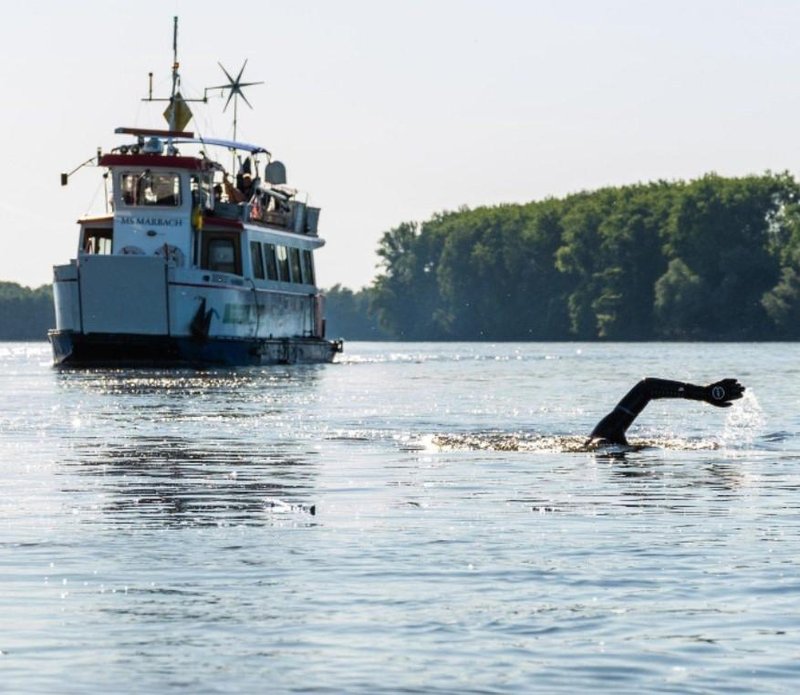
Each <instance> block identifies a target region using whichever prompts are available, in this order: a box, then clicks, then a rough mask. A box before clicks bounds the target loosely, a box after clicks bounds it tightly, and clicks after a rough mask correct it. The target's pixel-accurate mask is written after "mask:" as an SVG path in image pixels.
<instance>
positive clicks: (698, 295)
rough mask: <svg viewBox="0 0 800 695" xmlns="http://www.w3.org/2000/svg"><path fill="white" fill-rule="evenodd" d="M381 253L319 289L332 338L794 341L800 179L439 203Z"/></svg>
mask: <svg viewBox="0 0 800 695" xmlns="http://www.w3.org/2000/svg"><path fill="white" fill-rule="evenodd" d="M378 256H379V258H380V269H379V273H378V275H377V277H376V278H375V280H374V281H373V283H372V284H371V285H370V286H369V287H366V288H364V289H362V290H360V291H358V292H352V291H350V290H347V289H343V288H341V287H340V286H336V287H334V288H332V289H331V290H329V291H328V309H329V317H330V318H329V322H330V327H331V332H333V331H334V330H335V329H336V328H338V327H339V326H341V327H342V328H343V330H342V331H341V333H335V334H336V335H339V334H341V335H343V337H345V338H347V337H350V338H367V339H369V338H382V337H386V338H392V339H399V340H595V339H604V340H779V339H796V338H798V337H800V188H799V187H798V183H797V182H796V181H795V180H794V178H793V177H792V176H791V175H790V174H788V173H780V174H775V173H770V172H767V173H766V174H764V175H760V176H747V177H742V178H725V177H721V176H718V175H716V174H708V175H706V176H704V177H702V178H700V179H697V180H693V181H689V182H684V181H671V182H667V181H658V182H654V183H647V184H636V185H629V186H622V187H609V188H603V189H600V190H596V191H591V192H581V193H576V194H574V195H569V196H566V197H564V198H559V199H555V198H550V199H547V200H543V201H536V202H531V203H528V204H523V205H512V204H508V205H499V206H496V207H481V208H476V209H468V208H463V209H460V210H458V211H455V212H443V213H440V214H436V215H434V216H433V217H432V218H431V219H430V220H427V221H425V222H421V223H419V222H407V223H403V224H400V225H398V226H397V227H395V228H393V229H391V230H389V231H387V232H385V233H384V234H383V236H382V237H381V240H380V243H379V246H378ZM345 329H346V330H345ZM348 330H349V331H350V333H349V334H348Z"/></svg>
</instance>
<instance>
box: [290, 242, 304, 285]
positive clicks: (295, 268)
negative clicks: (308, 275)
mask: <svg viewBox="0 0 800 695" xmlns="http://www.w3.org/2000/svg"><path fill="white" fill-rule="evenodd" d="M289 260H290V261H291V265H292V282H299V283H302V282H303V271H302V269H301V268H300V249H296V248H290V249H289Z"/></svg>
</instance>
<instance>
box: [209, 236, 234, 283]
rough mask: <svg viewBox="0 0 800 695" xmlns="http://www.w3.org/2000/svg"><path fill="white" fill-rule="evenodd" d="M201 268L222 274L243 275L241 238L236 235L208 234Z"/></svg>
mask: <svg viewBox="0 0 800 695" xmlns="http://www.w3.org/2000/svg"><path fill="white" fill-rule="evenodd" d="M201 267H203V268H205V269H206V270H216V271H218V272H220V273H233V274H235V275H241V274H242V258H241V251H240V250H239V237H238V235H235V234H221V233H216V234H207V235H204V237H203V252H202V259H201Z"/></svg>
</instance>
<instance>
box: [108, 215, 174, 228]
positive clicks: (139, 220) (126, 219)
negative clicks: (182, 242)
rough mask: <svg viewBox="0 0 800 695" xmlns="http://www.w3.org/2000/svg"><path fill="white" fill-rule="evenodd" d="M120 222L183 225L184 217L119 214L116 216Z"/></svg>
mask: <svg viewBox="0 0 800 695" xmlns="http://www.w3.org/2000/svg"><path fill="white" fill-rule="evenodd" d="M117 221H118V222H119V223H120V224H138V225H142V226H144V227H183V223H184V221H185V220H184V219H183V218H181V217H175V218H169V217H167V218H163V217H133V216H130V215H120V216H119V217H118V218H117Z"/></svg>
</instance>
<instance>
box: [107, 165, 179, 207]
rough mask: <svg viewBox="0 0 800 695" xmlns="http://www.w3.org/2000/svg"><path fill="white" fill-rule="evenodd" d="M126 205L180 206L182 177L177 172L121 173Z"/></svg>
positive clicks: (122, 191)
mask: <svg viewBox="0 0 800 695" xmlns="http://www.w3.org/2000/svg"><path fill="white" fill-rule="evenodd" d="M119 189H120V192H121V193H122V202H123V204H124V205H130V206H133V207H137V206H148V207H150V206H159V207H178V206H179V205H180V204H181V177H180V175H179V174H175V173H169V172H167V173H162V172H160V173H154V172H151V171H143V172H138V173H130V172H127V173H124V174H120V184H119Z"/></svg>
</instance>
